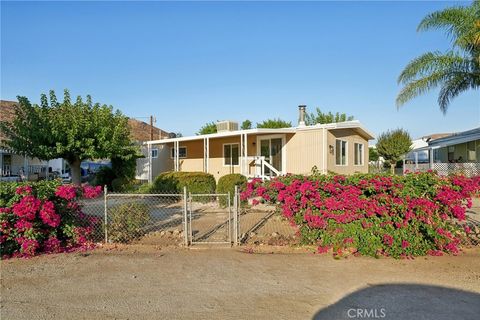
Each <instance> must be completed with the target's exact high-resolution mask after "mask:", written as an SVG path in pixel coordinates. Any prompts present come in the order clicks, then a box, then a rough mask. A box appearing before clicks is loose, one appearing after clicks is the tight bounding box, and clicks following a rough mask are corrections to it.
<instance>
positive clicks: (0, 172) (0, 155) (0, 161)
mask: <svg viewBox="0 0 480 320" xmlns="http://www.w3.org/2000/svg"><path fill="white" fill-rule="evenodd" d="M2 176H3V151H2V150H0V177H2Z"/></svg>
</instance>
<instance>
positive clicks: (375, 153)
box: [368, 147, 380, 161]
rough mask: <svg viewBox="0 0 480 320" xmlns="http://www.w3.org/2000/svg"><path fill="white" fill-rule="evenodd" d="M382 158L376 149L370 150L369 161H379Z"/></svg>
mask: <svg viewBox="0 0 480 320" xmlns="http://www.w3.org/2000/svg"><path fill="white" fill-rule="evenodd" d="M379 157H380V156H379V155H378V151H377V149H376V148H372V147H370V148H368V159H370V161H378V158H379Z"/></svg>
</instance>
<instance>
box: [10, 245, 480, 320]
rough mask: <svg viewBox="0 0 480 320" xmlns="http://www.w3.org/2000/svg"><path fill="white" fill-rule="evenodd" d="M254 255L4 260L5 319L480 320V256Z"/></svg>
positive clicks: (118, 253) (220, 252)
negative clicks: (340, 257)
mask: <svg viewBox="0 0 480 320" xmlns="http://www.w3.org/2000/svg"><path fill="white" fill-rule="evenodd" d="M257 250H260V247H258V248H256V249H255V250H253V252H255V253H251V252H252V250H245V249H244V251H242V250H237V249H226V248H225V249H220V248H217V249H211V248H210V249H208V250H205V249H197V250H193V249H190V250H188V249H160V248H155V247H153V246H127V247H116V248H112V247H109V248H103V249H97V250H95V251H92V252H88V253H73V254H59V255H48V256H41V257H36V258H33V259H29V260H15V259H14V260H7V261H2V263H1V267H2V278H1V299H2V300H1V309H0V310H1V319H2V320H6V319H352V318H362V317H359V313H358V312H360V311H361V314H362V315H365V314H367V315H373V313H372V312H375V314H376V315H377V316H378V317H380V316H381V315H382V314H384V315H385V317H383V318H384V319H478V314H480V268H479V266H480V248H476V249H470V250H468V251H467V252H466V253H465V254H462V255H460V256H458V257H452V256H444V257H428V258H418V259H415V260H393V259H386V258H384V259H373V258H353V257H350V258H348V259H343V260H334V259H333V258H332V257H331V256H319V255H314V254H311V253H308V252H305V251H300V250H296V249H279V250H277V249H276V248H274V247H266V246H263V247H262V250H261V251H259V252H256V251H257ZM245 251H248V252H250V253H247V252H245ZM297 251H300V252H297ZM272 252H274V253H272ZM352 310H353V311H352ZM362 310H363V311H362ZM382 312H383V313H382ZM352 315H353V316H354V317H352ZM378 317H377V318H378ZM363 318H365V317H363Z"/></svg>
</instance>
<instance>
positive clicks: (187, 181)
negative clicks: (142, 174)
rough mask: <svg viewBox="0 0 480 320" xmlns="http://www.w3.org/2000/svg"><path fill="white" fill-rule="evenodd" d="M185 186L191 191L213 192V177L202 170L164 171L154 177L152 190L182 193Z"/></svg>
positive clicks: (214, 185)
mask: <svg viewBox="0 0 480 320" xmlns="http://www.w3.org/2000/svg"><path fill="white" fill-rule="evenodd" d="M183 187H187V190H188V192H191V193H214V192H215V187H216V183H215V178H214V177H213V175H211V174H209V173H204V172H164V173H162V174H160V175H159V176H157V177H156V178H155V181H154V182H153V185H152V190H151V191H152V192H158V193H182V192H183Z"/></svg>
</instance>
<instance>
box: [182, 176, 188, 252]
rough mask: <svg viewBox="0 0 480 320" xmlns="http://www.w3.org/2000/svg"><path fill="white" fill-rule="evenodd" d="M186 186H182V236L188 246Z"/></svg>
mask: <svg viewBox="0 0 480 320" xmlns="http://www.w3.org/2000/svg"><path fill="white" fill-rule="evenodd" d="M187 210H188V208H187V187H186V186H185V187H183V238H184V241H185V246H188V222H187Z"/></svg>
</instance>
